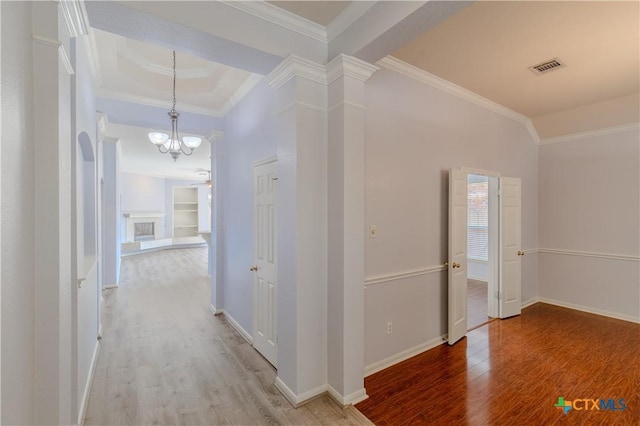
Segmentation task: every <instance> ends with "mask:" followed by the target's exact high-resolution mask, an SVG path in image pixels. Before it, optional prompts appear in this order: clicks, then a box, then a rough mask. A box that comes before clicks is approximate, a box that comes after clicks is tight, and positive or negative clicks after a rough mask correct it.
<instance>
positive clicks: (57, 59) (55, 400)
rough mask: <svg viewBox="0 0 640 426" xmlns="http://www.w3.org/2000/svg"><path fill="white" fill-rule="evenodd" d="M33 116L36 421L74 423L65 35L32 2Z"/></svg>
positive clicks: (47, 6)
mask: <svg viewBox="0 0 640 426" xmlns="http://www.w3.org/2000/svg"><path fill="white" fill-rule="evenodd" d="M32 19H33V30H34V35H33V40H34V52H33V58H34V60H33V61H34V62H33V67H34V105H35V111H34V118H35V127H34V135H35V141H36V142H35V156H34V157H35V158H34V164H35V170H36V174H35V194H36V197H35V200H36V201H35V234H36V241H35V261H34V264H35V278H36V289H35V318H36V321H35V341H36V348H37V351H36V355H35V412H34V417H35V423H37V424H71V423H75V422H76V420H77V418H76V416H77V380H76V378H77V350H76V349H75V344H76V343H77V340H76V339H77V336H76V330H77V323H76V321H75V320H76V315H75V313H76V305H75V304H74V300H75V294H76V283H75V282H74V278H75V277H76V271H75V268H72V265H73V264H74V261H73V259H72V236H73V235H75V234H73V233H72V229H73V227H74V226H75V224H74V225H73V226H72V219H71V217H72V203H73V201H74V200H73V199H72V193H73V191H74V188H73V187H72V184H71V183H72V181H71V180H72V175H71V169H72V168H74V167H75V164H72V158H71V147H72V143H75V141H72V136H71V130H72V129H71V79H70V74H72V73H73V67H72V65H71V61H70V50H69V46H70V34H69V33H68V30H67V28H68V27H66V26H65V24H64V23H63V21H62V20H61V19H60V15H59V6H58V3H57V2H35V3H33V15H32Z"/></svg>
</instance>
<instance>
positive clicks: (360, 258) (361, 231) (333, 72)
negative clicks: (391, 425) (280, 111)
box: [327, 55, 377, 405]
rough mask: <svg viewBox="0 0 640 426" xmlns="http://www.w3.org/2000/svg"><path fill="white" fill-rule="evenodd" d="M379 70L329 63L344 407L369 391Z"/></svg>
mask: <svg viewBox="0 0 640 426" xmlns="http://www.w3.org/2000/svg"><path fill="white" fill-rule="evenodd" d="M376 70H377V67H375V66H373V65H370V64H368V63H366V62H363V61H361V60H359V59H356V58H353V57H350V56H346V55H340V56H337V57H336V58H335V59H334V60H332V61H331V62H330V63H329V64H328V65H327V77H328V83H329V114H328V120H329V122H328V128H329V142H328V144H329V146H328V191H329V192H328V194H329V195H328V212H329V217H328V223H329V229H328V256H329V260H328V274H329V277H328V295H327V296H328V298H327V303H328V306H327V307H328V333H327V349H328V383H329V392H330V393H331V395H332V396H333V397H334V398H335V399H336V400H338V401H339V402H341V403H342V404H344V405H346V404H355V403H357V402H359V401H362V400H364V399H366V398H367V394H366V392H365V389H364V269H365V268H364V261H365V258H364V246H365V243H364V238H365V199H364V191H365V118H366V107H365V87H364V83H365V81H366V80H367V79H368V78H369V77H370V76H371V74H373V73H374V72H375V71H376Z"/></svg>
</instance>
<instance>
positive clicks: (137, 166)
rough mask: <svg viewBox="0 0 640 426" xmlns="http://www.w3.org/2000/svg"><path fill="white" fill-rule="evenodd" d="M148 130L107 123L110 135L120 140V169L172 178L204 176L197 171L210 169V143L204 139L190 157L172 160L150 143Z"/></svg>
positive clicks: (125, 171)
mask: <svg viewBox="0 0 640 426" xmlns="http://www.w3.org/2000/svg"><path fill="white" fill-rule="evenodd" d="M147 131H148V130H147V129H144V128H141V127H135V126H127V125H124V124H113V123H110V124H109V129H108V132H109V134H110V135H117V137H118V138H119V139H120V147H121V150H122V157H121V163H120V170H121V171H122V172H124V173H134V174H140V175H146V176H155V177H166V178H172V179H196V180H201V181H204V179H206V176H205V177H204V178H203V176H202V174H201V173H200V172H202V171H203V170H211V159H210V156H211V144H210V143H209V142H207V141H206V140H204V141H203V142H202V144H201V145H200V146H199V147H198V148H197V149H196V150H195V151H194V152H193V154H192V155H191V156H185V155H180V157H179V158H178V160H177V161H173V159H172V158H171V157H170V156H169V154H160V153H159V152H158V149H157V148H156V147H155V146H154V145H153V144H152V143H151V142H149V139H148V137H147Z"/></svg>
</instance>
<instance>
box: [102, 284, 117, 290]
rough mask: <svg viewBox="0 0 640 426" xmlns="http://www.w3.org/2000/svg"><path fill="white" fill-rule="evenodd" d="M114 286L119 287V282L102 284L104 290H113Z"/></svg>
mask: <svg viewBox="0 0 640 426" xmlns="http://www.w3.org/2000/svg"><path fill="white" fill-rule="evenodd" d="M114 288H118V284H106V285H103V286H102V289H103V290H111V289H114Z"/></svg>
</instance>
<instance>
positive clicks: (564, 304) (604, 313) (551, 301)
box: [538, 297, 640, 324]
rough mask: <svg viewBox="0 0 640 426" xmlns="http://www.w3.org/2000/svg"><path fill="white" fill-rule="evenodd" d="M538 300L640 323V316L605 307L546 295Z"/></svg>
mask: <svg viewBox="0 0 640 426" xmlns="http://www.w3.org/2000/svg"><path fill="white" fill-rule="evenodd" d="M538 302H542V303H547V304H549V305H555V306H560V307H563V308H568V309H574V310H576V311H582V312H587V313H589V314H595V315H602V316H604V317H609V318H614V319H619V320H622V321H629V322H633V323H637V324H640V317H633V316H631V315H625V314H619V313H617V312H611V311H605V310H603V309H597V308H590V307H588V306H582V305H575V304H573V303H568V302H562V301H560V300H555V299H547V298H545V297H539V298H538Z"/></svg>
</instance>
